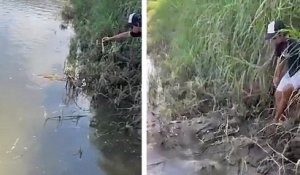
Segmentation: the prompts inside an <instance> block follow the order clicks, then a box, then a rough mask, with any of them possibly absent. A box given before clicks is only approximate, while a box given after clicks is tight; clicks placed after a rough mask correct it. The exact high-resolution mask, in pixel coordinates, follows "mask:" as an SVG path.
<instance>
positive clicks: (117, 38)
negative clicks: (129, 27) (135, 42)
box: [103, 31, 130, 41]
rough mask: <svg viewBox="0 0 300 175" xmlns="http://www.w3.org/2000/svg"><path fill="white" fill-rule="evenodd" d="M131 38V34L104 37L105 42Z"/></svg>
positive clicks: (123, 33) (124, 33)
mask: <svg viewBox="0 0 300 175" xmlns="http://www.w3.org/2000/svg"><path fill="white" fill-rule="evenodd" d="M129 37H130V32H129V31H128V32H122V33H119V34H117V35H115V36H112V37H104V38H103V41H116V40H120V39H125V38H129Z"/></svg>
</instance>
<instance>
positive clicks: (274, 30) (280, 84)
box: [265, 21, 300, 122]
mask: <svg viewBox="0 0 300 175" xmlns="http://www.w3.org/2000/svg"><path fill="white" fill-rule="evenodd" d="M284 29H286V27H285V25H284V23H283V22H282V21H272V22H271V23H269V24H268V30H267V34H266V37H265V39H266V40H271V42H272V43H273V44H274V46H275V56H276V57H277V59H278V61H277V65H276V68H275V72H274V77H273V84H274V86H275V87H276V91H275V107H274V108H275V116H274V120H275V122H279V120H281V119H283V118H282V117H283V113H284V111H285V109H286V108H287V105H288V101H289V99H290V97H291V96H292V94H293V92H294V91H295V90H298V89H299V88H300V71H299V70H300V43H299V42H298V41H296V40H294V39H291V38H288V37H287V32H286V31H283V30H284Z"/></svg>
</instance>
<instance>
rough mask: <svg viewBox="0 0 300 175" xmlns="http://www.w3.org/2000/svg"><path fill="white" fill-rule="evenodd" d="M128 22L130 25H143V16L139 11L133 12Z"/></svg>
mask: <svg viewBox="0 0 300 175" xmlns="http://www.w3.org/2000/svg"><path fill="white" fill-rule="evenodd" d="M128 24H129V25H130V26H136V27H142V17H141V15H140V14H138V13H132V14H130V15H129V17H128Z"/></svg>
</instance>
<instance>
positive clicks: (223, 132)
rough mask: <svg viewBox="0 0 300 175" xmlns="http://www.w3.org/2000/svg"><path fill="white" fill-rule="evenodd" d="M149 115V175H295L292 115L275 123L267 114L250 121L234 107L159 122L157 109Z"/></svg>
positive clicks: (297, 147) (299, 143) (298, 151)
mask: <svg viewBox="0 0 300 175" xmlns="http://www.w3.org/2000/svg"><path fill="white" fill-rule="evenodd" d="M153 111H154V112H153ZM153 111H152V112H149V114H148V121H147V122H148V174H156V175H167V174H172V175H177V174H178V175H179V174H187V175H197V174H201V175H212V174H213V175H218V174H220V175H221V174H222V175H224V174H226V175H235V174H236V175H241V174H243V175H254V174H260V175H277V174H282V175H283V174H286V175H290V174H300V172H299V173H296V169H297V161H298V159H299V158H300V136H298V132H299V126H300V125H299V124H298V121H297V118H296V117H294V118H293V119H289V120H287V121H285V122H284V123H282V124H281V125H275V124H272V123H271V121H272V118H271V115H270V111H267V110H266V111H264V112H261V113H260V114H258V115H257V117H256V118H254V117H252V118H251V117H250V118H249V117H245V113H244V112H242V110H241V109H239V107H238V106H235V107H233V108H229V109H222V110H220V111H214V112H208V113H206V114H205V115H201V116H194V117H193V118H191V119H187V118H186V117H182V118H180V119H178V120H176V121H167V120H164V121H162V117H160V116H159V111H157V110H156V111H155V110H153ZM292 115H293V116H295V115H296V114H295V112H293V111H291V113H290V116H292ZM299 171H300V170H299Z"/></svg>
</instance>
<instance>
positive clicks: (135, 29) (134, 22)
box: [102, 13, 142, 42]
mask: <svg viewBox="0 0 300 175" xmlns="http://www.w3.org/2000/svg"><path fill="white" fill-rule="evenodd" d="M128 24H129V26H130V28H131V30H130V31H127V32H122V33H119V34H117V35H115V36H112V37H104V38H103V39H102V41H103V42H105V41H116V40H120V39H125V38H129V37H141V35H142V17H141V15H140V14H138V13H132V14H130V15H129V17H128Z"/></svg>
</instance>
